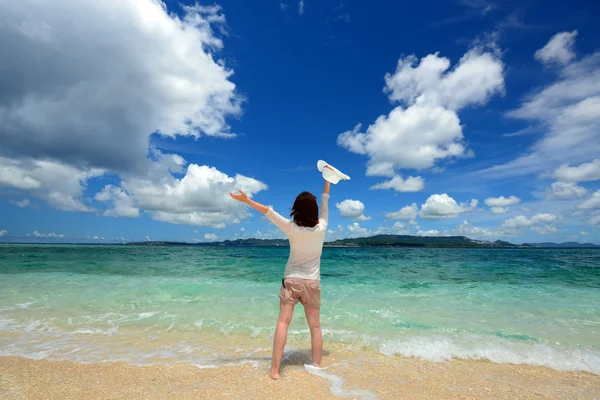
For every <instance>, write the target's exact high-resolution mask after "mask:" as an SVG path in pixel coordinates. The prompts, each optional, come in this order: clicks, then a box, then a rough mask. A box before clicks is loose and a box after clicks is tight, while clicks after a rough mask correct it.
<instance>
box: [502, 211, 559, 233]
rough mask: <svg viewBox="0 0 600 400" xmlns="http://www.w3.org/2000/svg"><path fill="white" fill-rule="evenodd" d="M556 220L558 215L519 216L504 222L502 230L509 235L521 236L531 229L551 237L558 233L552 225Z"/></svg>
mask: <svg viewBox="0 0 600 400" xmlns="http://www.w3.org/2000/svg"><path fill="white" fill-rule="evenodd" d="M556 219H557V216H556V214H551V213H543V214H542V213H540V214H535V215H534V216H532V217H531V218H529V217H526V216H524V215H518V216H516V217H514V218H511V219H508V220H506V221H504V222H502V224H501V226H500V228H501V230H503V231H504V232H505V233H506V234H508V235H516V234H519V233H520V232H521V231H522V230H523V229H525V228H531V230H533V231H535V232H537V233H539V234H542V235H549V234H552V233H556V232H558V229H556V228H555V227H554V226H552V225H550V224H551V223H552V222H554V221H555V220H556Z"/></svg>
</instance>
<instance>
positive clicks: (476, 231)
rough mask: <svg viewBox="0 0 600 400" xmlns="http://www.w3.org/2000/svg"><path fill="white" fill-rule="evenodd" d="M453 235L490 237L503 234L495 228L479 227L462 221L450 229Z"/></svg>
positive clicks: (478, 237) (477, 237) (476, 237)
mask: <svg viewBox="0 0 600 400" xmlns="http://www.w3.org/2000/svg"><path fill="white" fill-rule="evenodd" d="M452 234H453V235H458V236H467V237H469V238H470V239H486V240H487V239H490V238H497V237H500V236H503V234H502V232H500V231H499V230H498V229H495V228H481V227H478V226H475V225H473V224H471V223H470V222H469V221H466V220H465V221H463V222H462V223H461V224H460V225H457V226H456V228H454V229H453V230H452Z"/></svg>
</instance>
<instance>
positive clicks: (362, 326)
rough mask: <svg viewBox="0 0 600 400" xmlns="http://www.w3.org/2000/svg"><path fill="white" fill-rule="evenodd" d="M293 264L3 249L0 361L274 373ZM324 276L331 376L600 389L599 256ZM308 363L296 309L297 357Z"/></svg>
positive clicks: (330, 269) (423, 261) (337, 265)
mask: <svg viewBox="0 0 600 400" xmlns="http://www.w3.org/2000/svg"><path fill="white" fill-rule="evenodd" d="M288 252H289V249H287V248H278V247H273V248H265V247H250V248H237V247H191V246H190V247H169V246H116V245H115V246H113V245H107V246H85V245H2V246H0V356H21V357H26V358H31V359H49V360H70V361H74V362H79V363H95V362H103V361H124V362H127V363H130V364H133V365H149V364H173V363H188V364H193V365H196V366H198V367H200V368H218V367H219V366H223V365H237V364H247V363H250V364H254V365H261V363H265V365H267V363H268V352H269V351H270V347H271V344H272V337H273V333H274V329H275V322H276V320H277V315H278V311H279V300H278V298H277V294H278V291H279V288H280V285H281V277H282V273H283V270H284V268H285V262H286V259H287V256H288ZM321 276H322V281H321V286H322V308H321V314H322V317H321V326H322V329H323V333H324V341H325V350H326V351H325V360H326V359H327V349H328V348H343V349H344V351H350V352H353V351H354V352H356V353H357V354H358V353H360V354H368V353H369V352H371V353H382V354H384V355H386V356H389V357H394V356H396V355H398V356H406V357H416V358H420V359H423V360H428V361H434V362H435V361H445V360H451V359H473V360H475V359H477V360H479V359H484V360H489V361H492V362H495V363H511V364H531V365H540V366H546V367H550V368H553V369H556V370H560V371H588V372H592V373H594V374H600V251H599V250H595V249H462V248H400V247H397V248H325V249H324V251H323V257H322V264H321ZM309 347H310V335H309V332H308V327H307V325H306V321H305V319H304V315H303V310H302V307H301V306H300V305H299V306H297V308H296V311H295V314H294V319H293V320H292V324H291V326H290V332H289V339H288V347H287V348H286V352H287V354H289V353H290V352H293V351H294V349H308V348H309ZM259 354H262V356H259ZM265 354H267V356H265Z"/></svg>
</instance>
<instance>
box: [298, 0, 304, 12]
mask: <svg viewBox="0 0 600 400" xmlns="http://www.w3.org/2000/svg"><path fill="white" fill-rule="evenodd" d="M298 14H300V15H302V14H304V0H300V1H299V2H298Z"/></svg>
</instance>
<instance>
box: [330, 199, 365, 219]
mask: <svg viewBox="0 0 600 400" xmlns="http://www.w3.org/2000/svg"><path fill="white" fill-rule="evenodd" d="M335 206H336V207H337V208H338V210H340V217H344V218H355V219H358V220H359V221H368V220H370V219H371V217H366V216H365V215H364V212H365V205H364V204H363V203H362V202H360V201H359V200H351V199H347V200H344V201H342V202H341V203H336V204H335Z"/></svg>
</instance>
